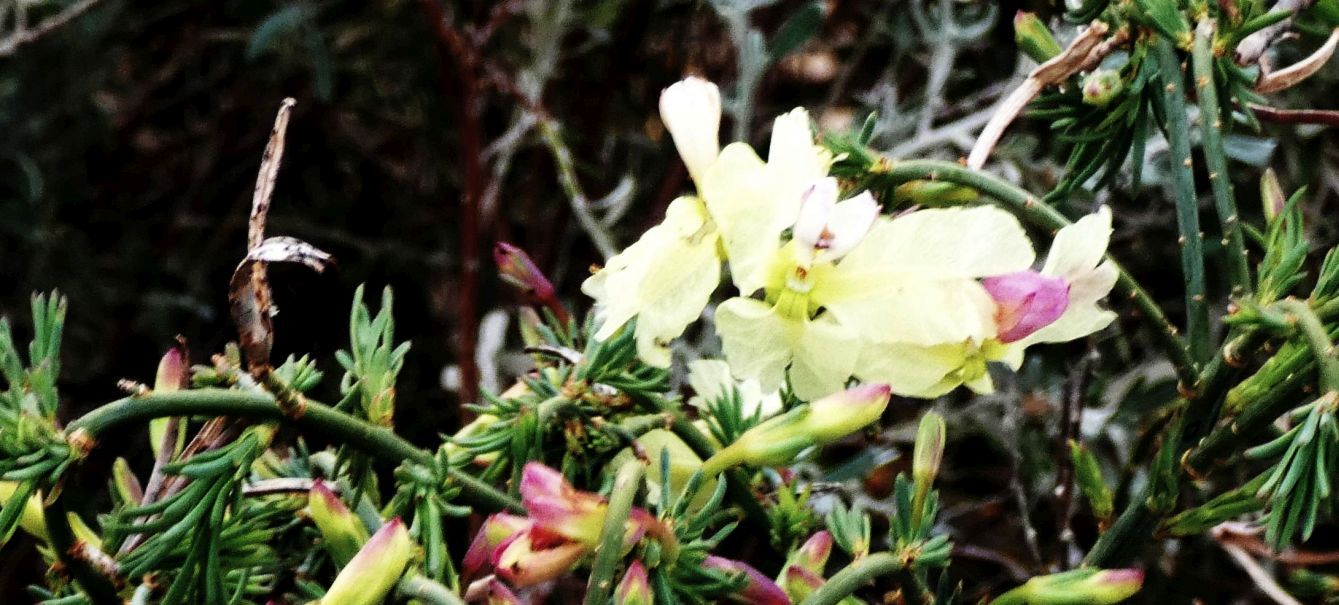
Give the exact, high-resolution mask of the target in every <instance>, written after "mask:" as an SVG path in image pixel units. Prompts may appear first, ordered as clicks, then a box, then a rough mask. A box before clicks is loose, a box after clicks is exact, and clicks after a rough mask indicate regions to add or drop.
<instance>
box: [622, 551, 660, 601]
mask: <svg viewBox="0 0 1339 605" xmlns="http://www.w3.org/2000/svg"><path fill="white" fill-rule="evenodd" d="M655 602H656V601H655V597H653V596H652V595H651V581H650V579H649V578H648V577H647V575H646V567H645V566H643V565H642V562H641V561H633V562H632V564H631V565H628V572H627V573H626V574H624V575H623V581H621V582H619V583H618V588H616V589H615V590H614V605H655Z"/></svg>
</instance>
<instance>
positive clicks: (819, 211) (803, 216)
mask: <svg viewBox="0 0 1339 605" xmlns="http://www.w3.org/2000/svg"><path fill="white" fill-rule="evenodd" d="M836 205H837V179H834V178H831V177H828V178H822V179H819V180H817V181H815V182H814V183H813V184H812V185H810V186H809V188H808V189H806V190H805V191H804V196H803V197H802V198H801V199H800V214H799V216H798V217H796V218H795V228H794V229H793V230H792V231H791V235H792V237H793V238H794V239H795V241H796V242H798V243H799V244H800V246H801V247H802V248H806V249H814V248H820V247H821V248H826V247H827V244H826V242H825V237H824V234H825V233H826V232H827V230H828V218H829V217H830V216H831V215H832V209H833V207H834V206H836Z"/></svg>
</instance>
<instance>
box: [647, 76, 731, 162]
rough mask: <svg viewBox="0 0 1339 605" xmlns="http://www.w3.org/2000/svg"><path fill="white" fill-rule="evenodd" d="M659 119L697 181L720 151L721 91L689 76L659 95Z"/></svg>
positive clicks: (704, 81)
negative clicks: (663, 123) (662, 121)
mask: <svg viewBox="0 0 1339 605" xmlns="http://www.w3.org/2000/svg"><path fill="white" fill-rule="evenodd" d="M660 119H661V120H664V122H665V128H667V129H668V130H669V132H670V136H671V137H673V138H674V146H675V147H677V148H678V149H679V157H681V158H683V163H684V165H685V166H687V167H688V174H689V175H691V176H692V177H693V180H694V181H695V182H699V183H700V182H702V175H703V174H705V173H706V170H707V167H708V166H710V165H711V164H712V162H715V161H716V156H717V155H719V154H720V152H721V142H720V130H721V92H720V90H719V89H717V88H716V85H715V84H712V83H711V82H708V81H706V80H703V79H702V78H698V77H696V76H689V77H687V78H684V79H683V80H680V81H679V82H676V83H674V84H673V85H671V86H670V87H669V88H666V89H665V91H664V92H662V93H660Z"/></svg>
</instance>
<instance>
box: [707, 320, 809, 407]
mask: <svg viewBox="0 0 1339 605" xmlns="http://www.w3.org/2000/svg"><path fill="white" fill-rule="evenodd" d="M716 333H717V334H719V335H720V337H721V349H722V350H723V351H724V352H725V358H726V360H727V361H729V363H730V369H731V371H732V372H734V375H735V377H737V378H740V379H743V380H748V379H753V380H757V381H758V384H759V385H761V386H762V389H763V390H764V391H773V390H777V389H780V388H781V384H782V382H783V381H784V380H785V377H786V365H787V364H789V363H790V357H791V346H790V342H791V340H790V338H789V337H790V336H791V334H788V332H787V330H786V326H785V322H784V321H783V320H782V319H781V318H780V317H778V316H777V315H776V313H774V312H773V311H772V307H771V306H769V305H767V304H766V303H764V302H762V301H758V300H754V299H751V298H732V299H730V300H727V301H725V302H723V303H721V304H720V306H718V307H716Z"/></svg>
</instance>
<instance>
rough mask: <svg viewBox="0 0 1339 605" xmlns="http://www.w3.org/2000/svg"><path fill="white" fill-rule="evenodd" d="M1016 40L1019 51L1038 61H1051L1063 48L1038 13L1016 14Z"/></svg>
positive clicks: (1020, 12)
mask: <svg viewBox="0 0 1339 605" xmlns="http://www.w3.org/2000/svg"><path fill="white" fill-rule="evenodd" d="M1014 40H1015V41H1016V42H1018V50H1019V51H1022V53H1023V54H1025V55H1027V56H1028V57H1030V58H1031V59H1032V60H1033V61H1036V62H1038V63H1045V62H1047V61H1050V60H1051V59H1052V58H1053V57H1055V56H1056V55H1058V54H1060V52H1061V50H1062V49H1061V48H1060V43H1059V42H1057V41H1056V39H1055V36H1054V35H1052V34H1051V30H1050V28H1048V27H1046V24H1045V23H1042V22H1041V19H1039V18H1037V15H1036V14H1034V13H1029V12H1026V11H1018V12H1017V13H1016V14H1015V15H1014Z"/></svg>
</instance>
